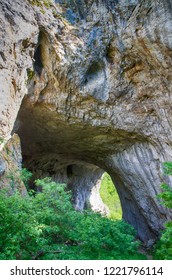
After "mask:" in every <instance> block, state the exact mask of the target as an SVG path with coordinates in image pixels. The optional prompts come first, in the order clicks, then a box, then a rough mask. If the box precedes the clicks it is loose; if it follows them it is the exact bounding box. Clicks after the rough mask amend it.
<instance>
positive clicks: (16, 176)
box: [6, 168, 32, 190]
mask: <svg viewBox="0 0 172 280" xmlns="http://www.w3.org/2000/svg"><path fill="white" fill-rule="evenodd" d="M31 177H32V173H31V172H30V171H29V170H27V169H26V168H22V169H21V170H19V169H17V170H15V172H12V171H9V172H8V174H7V176H6V178H7V179H9V184H10V188H11V189H12V190H15V189H16V188H17V187H18V186H19V185H20V183H21V181H23V183H24V184H25V187H26V188H27V189H28V188H29V186H28V181H29V180H30V178H31Z"/></svg>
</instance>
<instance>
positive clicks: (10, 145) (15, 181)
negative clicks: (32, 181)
mask: <svg viewBox="0 0 172 280" xmlns="http://www.w3.org/2000/svg"><path fill="white" fill-rule="evenodd" d="M21 169H22V155H21V144H20V139H19V137H18V136H17V135H16V134H14V135H13V136H12V137H11V139H10V140H8V142H7V143H6V145H5V147H4V148H3V149H2V150H1V154H0V189H1V188H6V189H8V190H9V192H10V193H12V192H13V191H14V190H16V189H18V190H19V191H20V193H21V194H23V195H24V194H26V192H27V191H26V188H25V185H24V183H23V182H22V180H21V178H20V177H21V176H20V175H21V173H20V171H21Z"/></svg>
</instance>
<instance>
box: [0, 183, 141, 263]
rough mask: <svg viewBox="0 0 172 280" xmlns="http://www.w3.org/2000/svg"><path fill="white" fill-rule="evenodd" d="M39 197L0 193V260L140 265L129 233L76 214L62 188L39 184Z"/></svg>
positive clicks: (104, 221)
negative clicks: (123, 261)
mask: <svg viewBox="0 0 172 280" xmlns="http://www.w3.org/2000/svg"><path fill="white" fill-rule="evenodd" d="M36 185H37V186H40V187H42V192H40V193H30V194H29V195H27V196H25V197H22V196H21V195H20V194H19V192H17V191H15V194H14V195H13V196H8V195H7V193H6V192H5V191H2V190H1V191H0V213H1V214H0V259H1V260H2V259H3V260H4V259H7V260H11V259H24V260H26V259H46V260H47V259H59V260H63V259H71V260H74V259H78V260H79V259H144V258H145V256H143V255H141V254H139V253H137V249H138V246H139V243H138V242H137V241H135V238H134V235H135V232H134V230H133V228H132V227H131V226H130V225H128V224H126V223H125V222H123V221H111V220H108V219H106V218H102V217H101V216H100V215H99V214H95V213H93V212H83V213H81V212H76V211H75V210H74V208H73V207H72V204H71V202H70V200H71V195H70V193H69V192H67V191H66V190H65V185H63V184H57V183H55V182H52V181H51V180H50V179H49V178H45V179H43V180H37V181H36Z"/></svg>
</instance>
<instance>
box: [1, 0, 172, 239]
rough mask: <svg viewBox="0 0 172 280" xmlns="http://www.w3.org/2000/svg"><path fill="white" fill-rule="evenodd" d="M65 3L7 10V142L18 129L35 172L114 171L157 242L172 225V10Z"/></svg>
mask: <svg viewBox="0 0 172 280" xmlns="http://www.w3.org/2000/svg"><path fill="white" fill-rule="evenodd" d="M55 2H56V4H53V6H50V7H48V8H47V7H46V8H45V7H44V6H42V5H41V6H40V7H37V6H34V5H31V4H29V1H27V0H25V1H22V3H21V1H19V0H15V1H14V0H13V1H12V0H7V1H5V2H4V1H2V0H0V4H1V7H2V10H1V11H2V12H1V23H2V25H1V26H3V28H1V34H2V36H1V38H2V40H1V45H0V46H1V53H0V57H1V63H0V65H1V66H0V72H1V73H2V75H0V77H1V80H2V81H1V86H2V91H1V95H0V100H1V102H0V109H1V125H0V134H1V135H2V137H3V138H4V139H5V141H6V140H7V139H8V138H9V137H10V134H11V132H12V127H13V125H14V123H15V125H14V128H13V132H17V133H18V134H19V136H20V139H21V144H22V154H23V160H24V162H25V164H26V165H27V164H28V163H29V162H33V161H34V160H35V161H37V162H38V164H40V163H41V162H42V160H47V159H48V158H51V157H52V155H57V157H59V158H60V160H59V166H60V165H61V163H62V162H63V161H64V160H65V161H66V162H71V161H82V162H86V163H91V164H94V165H96V166H99V167H100V168H102V169H103V170H106V171H107V172H108V173H109V174H110V175H111V177H112V178H113V180H114V183H115V185H116V187H117V190H118V193H119V196H120V199H121V203H122V207H123V216H124V218H125V219H126V220H127V221H129V222H130V223H131V224H132V225H133V226H134V227H135V228H136V229H137V232H138V235H139V237H140V238H141V239H142V240H144V241H146V242H148V240H152V239H154V238H156V237H157V236H158V234H159V231H160V229H161V228H162V225H163V223H164V222H165V221H166V219H169V218H170V212H167V210H166V209H164V208H163V207H162V206H160V205H159V203H158V202H157V200H156V194H157V193H158V192H159V191H160V184H161V182H162V181H163V171H162V162H164V161H172V149H171V147H172V135H171V121H172V115H171V89H172V84H171V80H172V79H171V78H172V77H171V76H172V72H171V53H172V39H171V32H172V13H171V11H172V7H171V1H167V0H164V1H160V0H158V1H155V0H151V1H147V0H144V1H140V0H131V1H129V0H123V1H116V0H114V1H103V0H96V1H93V0H92V1H84V0H83V1H81V0H76V1H69V0H68V1H65V0H64V1H55ZM23 97H24V99H23ZM22 100H23V101H22ZM21 101H22V105H21ZM18 111H19V113H18V117H17V119H16V116H17V112H18ZM39 159H40V160H39ZM1 166H3V165H2V164H1ZM166 179H167V180H168V181H170V178H166Z"/></svg>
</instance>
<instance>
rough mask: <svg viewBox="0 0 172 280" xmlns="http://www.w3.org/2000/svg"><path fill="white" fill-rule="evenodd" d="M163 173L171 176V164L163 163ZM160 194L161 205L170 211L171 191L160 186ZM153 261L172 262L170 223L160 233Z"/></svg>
mask: <svg viewBox="0 0 172 280" xmlns="http://www.w3.org/2000/svg"><path fill="white" fill-rule="evenodd" d="M164 173H165V174H167V175H170V176H171V175H172V162H165V163H164ZM161 187H162V193H160V194H159V195H158V198H159V199H160V201H161V204H163V205H164V206H166V207H167V208H169V209H172V189H171V187H170V186H168V185H167V184H165V183H164V184H162V185H161ZM154 250H155V252H154V259H156V260H172V221H169V222H167V223H166V224H165V230H164V231H163V232H162V236H161V238H160V240H159V241H158V242H157V244H156V246H155V249H154Z"/></svg>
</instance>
